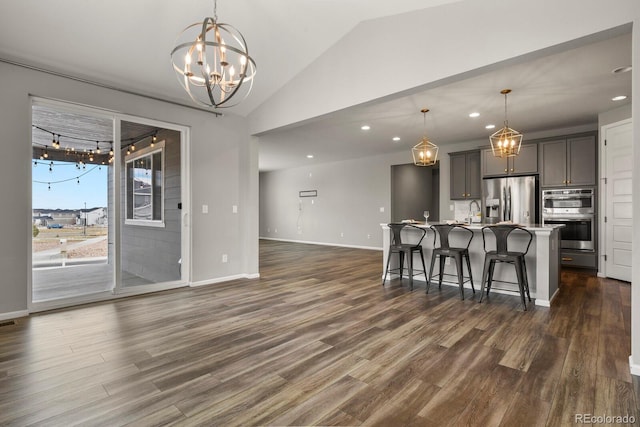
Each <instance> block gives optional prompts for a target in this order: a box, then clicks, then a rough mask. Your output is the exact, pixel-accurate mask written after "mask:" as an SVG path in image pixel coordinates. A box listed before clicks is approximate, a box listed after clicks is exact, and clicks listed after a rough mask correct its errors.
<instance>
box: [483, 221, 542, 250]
mask: <svg viewBox="0 0 640 427" xmlns="http://www.w3.org/2000/svg"><path fill="white" fill-rule="evenodd" d="M485 230H490V231H492V232H493V234H494V235H495V237H496V252H497V253H498V254H500V255H506V254H507V252H508V242H509V235H510V234H511V232H513V231H515V230H519V231H522V232H525V233H527V234H528V237H529V241H528V242H527V248H526V249H525V250H524V252H523V253H524V254H526V253H527V252H529V246H531V241H532V240H533V233H532V232H530V231H529V230H527V229H526V228H523V227H520V226H518V225H512V224H499V225H487V226H485V227H482V247H483V248H484V251H485V252H488V251H487V241H486V239H485V234H484V233H485Z"/></svg>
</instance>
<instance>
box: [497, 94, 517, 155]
mask: <svg viewBox="0 0 640 427" xmlns="http://www.w3.org/2000/svg"><path fill="white" fill-rule="evenodd" d="M500 93H501V94H503V95H504V127H503V128H502V129H500V130H499V131H497V132H496V133H494V134H493V135H491V136H490V137H489V140H490V141H491V150H492V151H493V155H494V156H495V157H501V158H504V157H513V156H517V155H518V154H519V153H520V145H521V144H522V134H521V133H520V132H518V131H517V130H513V129H511V128H510V127H509V121H508V120H507V94H509V93H511V89H502V90H501V91H500Z"/></svg>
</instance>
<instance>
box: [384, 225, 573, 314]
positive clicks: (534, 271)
mask: <svg viewBox="0 0 640 427" xmlns="http://www.w3.org/2000/svg"><path fill="white" fill-rule="evenodd" d="M431 224H433V223H430V224H428V225H425V224H424V223H423V222H417V223H416V222H414V223H411V225H412V226H413V227H404V228H403V230H402V240H403V242H406V243H415V242H417V241H418V239H419V238H420V236H421V235H422V230H419V229H416V228H414V227H418V228H422V229H426V230H427V234H426V236H425V237H424V239H423V240H422V248H423V252H424V260H425V264H426V266H427V273H428V271H429V265H430V264H431V255H432V250H433V248H434V234H435V233H434V231H433V230H432V229H430V228H429V227H430V225H431ZM485 225H486V224H470V225H464V227H465V228H467V229H469V230H471V231H473V238H472V239H471V242H470V244H469V258H470V262H471V272H472V276H473V283H474V286H475V289H476V295H475V296H476V297H477V298H478V299H479V297H480V294H479V290H480V287H481V280H482V270H483V267H484V257H485V250H484V245H483V236H482V234H483V233H482V228H483V227H484V226H485ZM381 227H382V235H383V250H384V253H383V256H382V263H383V266H382V267H383V268H382V272H383V277H384V272H385V270H386V267H387V265H386V264H387V259H388V255H389V246H390V243H391V236H390V230H389V226H388V224H381ZM561 227H562V226H546V225H545V226H543V225H537V224H536V225H526V226H522V228H525V229H526V230H528V231H530V232H531V233H532V235H533V240H532V241H531V245H530V247H529V250H528V252H527V254H526V256H525V260H526V264H527V273H528V274H527V277H528V282H529V289H530V291H531V298H535V304H536V305H539V306H544V307H550V306H551V301H552V300H553V297H554V295H555V293H556V292H557V291H558V286H559V283H560V228H561ZM467 234H468V233H464V230H460V229H456V228H454V229H453V230H452V231H451V234H450V236H449V239H450V244H451V245H452V246H463V247H464V246H466V240H468V237H467V238H466V239H465V237H466V236H465V235H467ZM484 235H485V239H486V245H487V249H488V250H491V249H493V248H495V239H494V236H493V233H491V232H490V231H485V233H484ZM528 240H529V236H528V235H527V234H526V233H513V235H512V236H511V237H509V250H517V251H524V250H525V249H526V245H527V242H528ZM438 243H439V240H437V241H436V247H437V245H438ZM419 258H420V256H419V254H414V258H413V266H414V273H416V272H417V271H418V270H422V262H421V261H420V259H419ZM398 263H399V261H398V257H397V256H392V257H391V261H390V268H397V267H398ZM406 264H407V262H405V266H406ZM463 271H464V276H465V277H466V276H468V273H467V267H466V265H465V266H464V270H463ZM437 273H438V263H437V262H436V263H435V266H434V271H433V272H432V275H436V274H437ZM444 273H445V275H443V284H447V285H454V286H458V283H457V279H456V266H455V263H454V262H451V263H449V262H447V263H446V265H445V269H444ZM397 276H398V275H397V274H395V275H391V274H389V276H388V277H387V281H389V280H391V279H393V278H396V277H397ZM403 277H404V275H403ZM403 280H404V279H403ZM414 280H421V281H424V280H425V276H424V275H422V274H420V275H416V276H415V277H414ZM432 280H433V282H432V284H431V287H430V290H429V293H432V292H438V286H437V283H438V282H437V278H435V277H434V279H432ZM464 286H465V288H468V289H471V284H470V283H469V282H466V283H465V284H464ZM491 292H492V293H493V292H501V293H507V294H511V295H519V290H518V285H517V277H516V272H515V268H514V267H513V265H509V264H506V263H504V264H503V263H498V264H497V265H496V267H495V271H494V284H493V285H492V287H491ZM468 296H469V294H468V293H467V297H468Z"/></svg>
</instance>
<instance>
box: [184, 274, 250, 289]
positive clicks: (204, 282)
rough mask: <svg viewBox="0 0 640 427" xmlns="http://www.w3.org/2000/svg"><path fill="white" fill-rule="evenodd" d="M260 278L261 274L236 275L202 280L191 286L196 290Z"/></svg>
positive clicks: (192, 283)
mask: <svg viewBox="0 0 640 427" xmlns="http://www.w3.org/2000/svg"><path fill="white" fill-rule="evenodd" d="M259 277H260V273H243V274H234V275H233V276H225V277H217V278H215V279H209V280H200V281H197V282H191V283H190V284H189V286H191V287H194V288H195V287H198V286H207V285H214V284H216V283H222V282H230V281H232V280H238V279H258V278H259Z"/></svg>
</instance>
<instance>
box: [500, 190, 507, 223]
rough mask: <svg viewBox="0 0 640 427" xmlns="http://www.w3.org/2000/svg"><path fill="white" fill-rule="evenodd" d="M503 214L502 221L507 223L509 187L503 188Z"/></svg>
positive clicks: (501, 214)
mask: <svg viewBox="0 0 640 427" xmlns="http://www.w3.org/2000/svg"><path fill="white" fill-rule="evenodd" d="M501 205H502V206H501V207H502V212H501V213H500V221H506V219H507V218H506V217H507V187H502V203H501Z"/></svg>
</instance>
